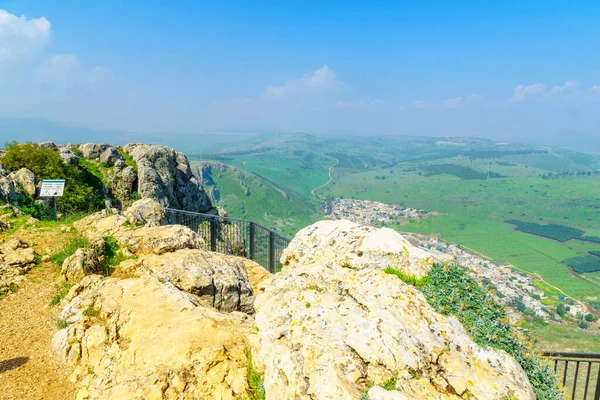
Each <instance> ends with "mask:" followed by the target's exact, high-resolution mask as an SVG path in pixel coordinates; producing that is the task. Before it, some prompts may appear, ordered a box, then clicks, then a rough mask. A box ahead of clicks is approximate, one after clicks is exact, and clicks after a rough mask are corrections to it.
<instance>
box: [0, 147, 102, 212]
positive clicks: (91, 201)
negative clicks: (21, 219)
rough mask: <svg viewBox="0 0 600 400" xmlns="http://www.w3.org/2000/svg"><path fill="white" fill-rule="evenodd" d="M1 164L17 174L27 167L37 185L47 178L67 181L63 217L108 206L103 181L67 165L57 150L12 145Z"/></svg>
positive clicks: (7, 149) (60, 207) (59, 202)
mask: <svg viewBox="0 0 600 400" xmlns="http://www.w3.org/2000/svg"><path fill="white" fill-rule="evenodd" d="M0 162H2V164H3V165H4V166H5V167H6V168H8V169H10V170H13V171H16V170H18V169H20V168H27V169H28V170H30V171H31V172H33V173H34V174H35V177H36V183H39V182H41V181H42V180H43V179H65V181H66V186H65V192H64V195H63V197H61V198H60V200H59V201H58V211H59V212H61V213H63V214H72V213H77V212H81V211H85V212H91V211H96V210H98V209H100V208H101V207H102V206H103V205H104V201H103V199H104V196H103V193H102V187H103V185H102V182H101V181H100V179H98V178H97V177H95V176H94V175H92V174H90V173H88V172H87V171H86V170H84V169H81V168H80V167H78V166H76V165H71V164H65V163H64V162H63V161H62V159H61V158H60V155H59V153H58V151H57V150H56V149H40V147H39V145H38V144H36V143H24V144H18V143H16V142H12V143H8V144H7V145H6V153H5V154H4V156H2V157H1V158H0ZM28 202H30V201H29V200H28ZM30 206H31V205H23V207H26V208H28V207H30ZM39 211H44V210H42V209H40V210H38V212H39ZM36 218H37V217H36Z"/></svg>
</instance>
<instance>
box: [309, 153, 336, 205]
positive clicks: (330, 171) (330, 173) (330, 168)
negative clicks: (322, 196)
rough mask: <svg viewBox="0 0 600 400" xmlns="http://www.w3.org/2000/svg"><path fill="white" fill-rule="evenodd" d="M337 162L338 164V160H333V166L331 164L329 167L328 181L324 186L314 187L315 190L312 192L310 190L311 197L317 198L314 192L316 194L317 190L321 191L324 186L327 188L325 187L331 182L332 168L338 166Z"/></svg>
mask: <svg viewBox="0 0 600 400" xmlns="http://www.w3.org/2000/svg"><path fill="white" fill-rule="evenodd" d="M339 162H340V160H335V163H334V164H333V165H332V166H331V167H329V180H328V181H327V182H326V183H325V184H323V185H321V186H319V187H316V188H314V189H313V190H311V191H310V193H311V194H312V195H313V196H315V197H318V196H317V194H316V193H315V192H316V191H317V190H319V189H323V188H324V187H325V186H327V185H329V184H330V183H331V181H332V180H333V168H334V167H335V166H336V165H338V163H339Z"/></svg>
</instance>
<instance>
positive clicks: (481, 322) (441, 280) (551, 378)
mask: <svg viewBox="0 0 600 400" xmlns="http://www.w3.org/2000/svg"><path fill="white" fill-rule="evenodd" d="M428 276H429V278H430V281H429V283H428V284H427V285H425V286H424V287H423V288H421V291H422V292H423V294H424V295H425V298H426V299H427V301H428V302H429V304H430V305H431V306H432V307H433V308H434V309H435V310H436V311H437V312H440V313H442V314H444V315H453V316H455V317H456V318H457V319H458V320H459V321H460V322H461V324H462V325H463V327H464V328H465V330H466V331H467V333H468V334H469V335H470V336H471V338H472V339H473V341H474V342H475V343H477V344H478V345H480V346H483V347H486V346H490V347H492V348H494V349H500V350H504V351H506V352H507V353H508V354H510V355H511V356H513V357H514V358H515V360H516V361H517V362H518V363H519V364H520V365H521V367H523V370H524V371H525V373H526V374H527V377H528V378H529V382H530V383H531V385H532V386H533V389H534V391H535V393H536V396H537V398H538V399H548V400H552V399H562V398H563V397H562V394H561V391H560V389H559V388H558V382H557V378H556V375H555V374H554V373H553V372H552V369H551V368H550V365H549V364H547V363H546V362H545V361H543V360H542V359H541V358H540V357H539V356H538V355H537V354H536V353H535V351H534V350H533V348H532V346H531V344H530V343H529V341H528V339H527V338H526V337H525V336H524V335H523V334H522V333H520V332H519V331H518V330H517V329H515V328H514V327H513V326H512V325H511V324H510V322H509V319H508V317H507V315H506V311H505V310H504V308H503V307H502V306H501V305H500V304H498V303H496V302H495V301H494V300H493V299H492V297H491V296H490V295H489V294H488V293H487V291H486V290H485V289H484V288H483V287H481V286H480V285H479V283H478V282H477V281H476V280H475V279H474V278H473V277H471V276H470V275H469V274H468V272H467V270H466V269H465V268H463V267H460V266H456V265H441V264H437V265H434V266H433V268H432V270H431V271H430V272H429V274H428Z"/></svg>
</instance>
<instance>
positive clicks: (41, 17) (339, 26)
mask: <svg viewBox="0 0 600 400" xmlns="http://www.w3.org/2000/svg"><path fill="white" fill-rule="evenodd" d="M0 10H2V11H0V117H40V118H46V119H50V120H54V121H60V122H66V123H73V124H80V125H86V126H90V127H97V128H107V129H124V130H132V131H143V132H146V131H148V132H173V133H178V132H181V133H206V132H213V131H253V132H256V131H262V132H268V131H304V132H309V133H315V134H422V135H438V136H443V135H476V136H482V137H492V138H498V139H507V140H518V141H529V142H535V141H537V142H549V143H557V142H558V141H561V140H563V141H565V140H566V141H570V139H569V138H572V137H574V136H575V137H577V138H582V139H581V140H585V139H586V138H592V139H593V138H597V137H598V136H600V112H599V111H600V51H599V49H600V23H599V22H598V21H600V3H598V2H597V1H595V2H593V1H564V2H558V1H527V2H522V1H503V2H486V1H477V2H475V1H473V2H469V1H464V2H456V1H446V2H442V1H437V2H436V1H430V2H401V1H393V2H373V1H371V2H356V1H344V2H323V1H321V2H317V1H301V2H292V1H288V2H280V1H278V2H275V1H273V2H248V1H236V2H201V1H172V2H164V1H128V2H120V1H119V2H117V1H85V2H82V1H66V0H65V1H32V0H27V1H21V0H14V1H10V0H9V1H3V0H0ZM567 139H569V140H567Z"/></svg>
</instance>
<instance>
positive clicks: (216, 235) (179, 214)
mask: <svg viewBox="0 0 600 400" xmlns="http://www.w3.org/2000/svg"><path fill="white" fill-rule="evenodd" d="M164 224H165V225H172V224H178V225H185V226H187V227H188V228H190V229H192V230H193V231H195V232H197V233H198V234H199V235H200V236H201V237H202V238H203V239H204V242H205V244H206V250H211V251H216V252H219V253H225V254H233V255H236V256H240V257H246V258H249V259H251V260H254V261H256V262H257V263H258V264H260V265H261V266H263V267H264V268H266V269H267V270H269V272H271V273H275V272H278V271H280V270H281V267H282V265H281V263H280V262H279V259H280V258H281V253H283V250H284V249H285V248H286V247H287V245H288V244H289V243H290V240H291V239H290V238H288V237H286V236H283V235H281V234H279V233H277V232H275V231H274V230H272V229H269V228H267V227H264V226H262V225H260V224H258V223H256V222H253V221H247V220H245V219H239V218H229V217H221V216H218V215H212V214H201V213H195V212H191V211H183V210H176V209H173V208H166V209H165V221H164Z"/></svg>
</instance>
